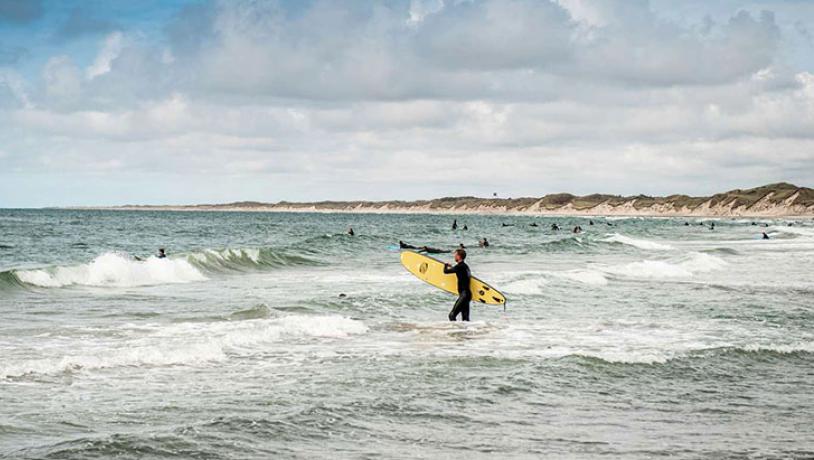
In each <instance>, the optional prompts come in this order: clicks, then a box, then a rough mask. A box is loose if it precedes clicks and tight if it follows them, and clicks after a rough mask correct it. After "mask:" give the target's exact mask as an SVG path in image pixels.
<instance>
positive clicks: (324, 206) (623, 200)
mask: <svg viewBox="0 0 814 460" xmlns="http://www.w3.org/2000/svg"><path fill="white" fill-rule="evenodd" d="M63 209H83V210H118V211H220V212H280V213H335V214H437V215H504V216H540V217H603V216H607V217H676V218H680V217H687V218H699V217H700V218H713V217H714V218H798V219H799V218H810V217H814V189H811V188H805V187H798V186H796V185H793V184H786V183H779V184H770V185H765V186H762V187H756V188H752V189H746V190H741V189H737V190H730V191H728V192H724V193H718V194H715V195H712V196H707V197H690V196H687V195H670V196H667V197H650V196H645V195H638V196H632V197H622V196H618V195H601V194H594V195H587V196H574V195H571V194H567V193H560V194H552V195H546V196H543V197H539V198H529V197H526V198H516V199H512V198H476V197H448V198H438V199H433V200H420V201H320V202H311V203H292V202H286V201H281V202H278V203H262V202H254V201H242V202H235V203H226V204H198V205H124V206H77V207H70V208H63Z"/></svg>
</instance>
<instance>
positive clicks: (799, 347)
mask: <svg viewBox="0 0 814 460" xmlns="http://www.w3.org/2000/svg"><path fill="white" fill-rule="evenodd" d="M743 350H746V351H751V352H761V351H772V352H775V353H784V354H789V353H798V352H801V351H802V352H806V353H814V342H798V343H795V344H787V345H781V344H775V343H770V344H766V345H758V344H752V345H747V346H745V347H743Z"/></svg>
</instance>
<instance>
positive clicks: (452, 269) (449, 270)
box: [444, 264, 457, 274]
mask: <svg viewBox="0 0 814 460" xmlns="http://www.w3.org/2000/svg"><path fill="white" fill-rule="evenodd" d="M455 272H457V270H455V267H453V266H452V265H450V264H444V273H446V274H450V273H455Z"/></svg>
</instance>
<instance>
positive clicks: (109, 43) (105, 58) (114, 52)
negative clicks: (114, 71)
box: [85, 31, 123, 80]
mask: <svg viewBox="0 0 814 460" xmlns="http://www.w3.org/2000/svg"><path fill="white" fill-rule="evenodd" d="M122 40H123V35H122V33H121V32H119V31H115V32H112V33H110V34H109V35H108V36H107V37H105V40H104V43H103V45H102V48H101V49H100V50H99V54H97V55H96V59H95V60H94V61H93V64H91V65H90V66H89V67H88V68H87V69H86V70H85V74H86V75H87V78H88V79H89V80H90V79H94V78H96V77H98V76H100V75H104V74H106V73H108V72H110V66H111V64H112V62H113V60H114V59H116V58H117V57H119V54H120V53H121V52H122V46H123V44H122Z"/></svg>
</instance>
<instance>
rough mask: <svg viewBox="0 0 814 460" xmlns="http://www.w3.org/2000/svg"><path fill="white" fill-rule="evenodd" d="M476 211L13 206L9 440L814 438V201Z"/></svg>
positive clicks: (150, 452) (6, 380) (65, 446)
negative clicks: (458, 276)
mask: <svg viewBox="0 0 814 460" xmlns="http://www.w3.org/2000/svg"><path fill="white" fill-rule="evenodd" d="M452 217H454V216H437V215H436V216H433V215H376V214H360V215H354V214H307V213H296V214H286V213H252V212H228V213H219V212H151V211H144V212H130V211H77V210H0V315H2V318H3V321H2V322H0V357H1V358H0V408H2V410H0V457H2V458H82V459H85V458H111V457H117V458H193V457H196V458H269V457H283V458H303V457H305V458H313V457H317V458H319V457H331V458H439V457H440V458H634V459H635V458H643V459H644V458H654V457H662V456H664V457H666V456H669V457H671V458H688V459H689V458H764V457H767V458H806V457H811V456H812V455H814V431H812V430H811V429H810V426H811V424H812V422H814V379H812V378H811V377H812V374H811V369H812V365H814V329H812V325H814V322H813V321H814V278H812V277H811V273H814V221H812V220H803V219H798V220H782V219H776V220H766V219H762V220H760V221H759V222H752V221H750V220H748V219H716V220H715V221H714V223H715V226H714V229H712V228H711V227H710V225H709V224H710V222H711V221H709V220H703V219H683V218H660V219H650V218H630V219H626V218H613V219H605V218H602V217H591V218H581V217H550V216H547V217H533V216H512V217H509V216H477V215H466V216H459V217H458V223H459V226H460V227H459V230H457V231H453V230H451V228H450V225H451V218H452ZM532 223H534V224H537V226H531V224H532ZM554 223H557V224H558V225H559V226H560V227H561V228H562V229H563V230H561V231H552V230H551V225H552V224H554ZM464 224H466V225H467V227H468V230H466V231H463V230H461V228H462V226H463V225H464ZM503 224H511V225H510V226H503ZM575 226H580V227H581V228H582V229H583V232H582V233H578V234H575V233H573V232H571V229H573V228H574V227H575ZM348 227H353V228H354V231H355V233H356V236H353V237H351V236H348V235H346V234H345V231H346V230H347V228H348ZM763 232H766V233H767V234H768V235H769V237H770V239H768V240H764V239H762V237H761V236H762V233H763ZM483 237H486V238H488V239H489V241H490V243H491V244H492V245H491V247H489V248H478V247H477V241H478V240H479V239H480V238H483ZM399 240H402V241H405V242H408V243H412V244H415V245H425V244H426V245H430V246H434V247H442V248H449V249H452V248H454V247H457V246H458V245H459V244H462V243H463V244H464V245H466V246H467V247H468V252H469V258H468V262H469V264H470V266H471V267H472V270H473V273H474V274H475V275H476V276H478V277H480V278H482V279H484V280H487V281H489V282H490V283H491V284H493V285H494V286H496V287H497V288H499V289H501V290H502V291H503V292H504V293H505V294H506V296H507V297H508V299H509V301H508V305H507V308H506V309H505V311H504V310H503V308H502V307H495V306H484V305H474V306H473V311H472V317H473V321H472V322H471V323H466V324H464V323H450V322H448V321H445V319H446V314H447V312H448V310H449V308H450V307H451V306H452V303H453V301H454V299H453V298H452V297H451V296H450V295H448V294H445V293H443V292H441V291H438V290H434V289H433V288H431V287H430V286H428V285H426V284H424V283H422V282H420V281H418V280H417V279H415V278H413V277H412V276H411V275H410V274H409V273H407V272H406V271H405V270H404V269H403V268H402V267H401V265H400V264H399V262H398V260H399V257H398V249H396V248H394V244H397V243H398V241H399ZM158 248H166V249H167V253H168V254H169V257H168V258H165V259H159V258H157V257H155V254H156V252H157V249H158ZM437 257H439V258H442V259H445V260H451V258H450V256H447V255H439V256H437Z"/></svg>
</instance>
